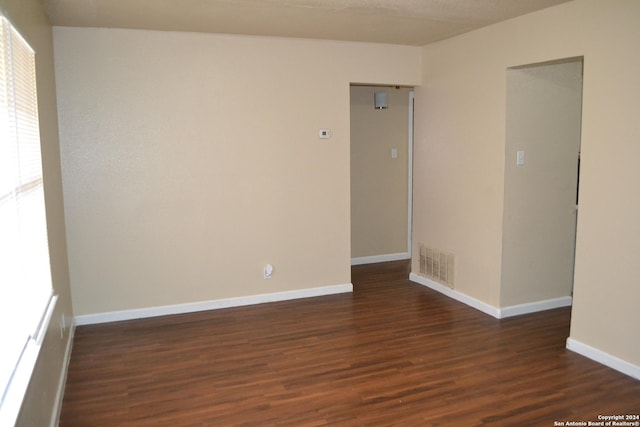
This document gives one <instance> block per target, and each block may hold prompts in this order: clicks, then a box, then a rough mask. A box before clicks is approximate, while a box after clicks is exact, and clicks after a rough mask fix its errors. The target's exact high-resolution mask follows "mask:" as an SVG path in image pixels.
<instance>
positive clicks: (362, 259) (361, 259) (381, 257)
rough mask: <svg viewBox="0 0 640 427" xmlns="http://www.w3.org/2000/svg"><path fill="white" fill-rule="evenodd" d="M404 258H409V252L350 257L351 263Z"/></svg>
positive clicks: (370, 262)
mask: <svg viewBox="0 0 640 427" xmlns="http://www.w3.org/2000/svg"><path fill="white" fill-rule="evenodd" d="M404 259H411V255H410V254H409V252H400V253H397V254H387V255H374V256H364V257H359V258H351V265H362V264H374V263H377V262H389V261H401V260H404Z"/></svg>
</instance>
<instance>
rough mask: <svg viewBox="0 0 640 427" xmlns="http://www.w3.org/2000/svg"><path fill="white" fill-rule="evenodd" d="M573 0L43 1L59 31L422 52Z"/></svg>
mask: <svg viewBox="0 0 640 427" xmlns="http://www.w3.org/2000/svg"><path fill="white" fill-rule="evenodd" d="M566 1H568V0H42V3H43V4H44V6H45V9H46V10H47V13H48V15H49V18H50V20H51V23H52V24H53V25H59V26H76V27H107V28H136V29H147V30H169V31H194V32H208V33H227V34H246V35H264V36H280V37H302V38H315V39H329V40H351V41H366V42H375V43H393V44H406V45H415V46H422V45H425V44H427V43H430V42H433V41H436V40H441V39H444V38H447V37H451V36H454V35H456V34H461V33H464V32H467V31H471V30H473V29H476V28H480V27H483V26H486V25H489V24H492V23H495V22H499V21H503V20H506V19H509V18H513V17H515V16H519V15H524V14H526V13H529V12H533V11H536V10H539V9H544V8H546V7H549V6H553V5H556V4H560V3H564V2H566Z"/></svg>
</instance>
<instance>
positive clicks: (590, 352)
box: [567, 338, 640, 380]
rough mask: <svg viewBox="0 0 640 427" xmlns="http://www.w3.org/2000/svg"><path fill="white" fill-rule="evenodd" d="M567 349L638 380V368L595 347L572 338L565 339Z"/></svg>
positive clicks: (639, 370)
mask: <svg viewBox="0 0 640 427" xmlns="http://www.w3.org/2000/svg"><path fill="white" fill-rule="evenodd" d="M567 348H568V349H569V350H571V351H573V352H576V353H578V354H581V355H582V356H584V357H588V358H589V359H591V360H595V361H596V362H598V363H601V364H603V365H605V366H608V367H610V368H612V369H615V370H616V371H618V372H622V373H623V374H625V375H629V376H630V377H632V378H635V379H637V380H640V366H637V365H634V364H633V363H629V362H627V361H626V360H622V359H620V358H618V357H616V356H612V355H611V354H609V353H606V352H604V351H602V350H598V349H597V348H595V347H591V346H590V345H587V344H584V343H581V342H580V341H578V340H575V339H573V338H567Z"/></svg>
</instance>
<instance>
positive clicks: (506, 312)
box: [409, 273, 572, 319]
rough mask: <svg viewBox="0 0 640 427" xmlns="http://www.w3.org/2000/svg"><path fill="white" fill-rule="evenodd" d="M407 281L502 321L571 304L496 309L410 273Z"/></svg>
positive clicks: (558, 300)
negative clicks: (506, 318)
mask: <svg viewBox="0 0 640 427" xmlns="http://www.w3.org/2000/svg"><path fill="white" fill-rule="evenodd" d="M409 280H411V281H412V282H415V283H418V284H419V285H423V286H426V287H428V288H431V289H433V290H434V291H437V292H440V293H441V294H444V295H446V296H448V297H449V298H453V299H454V300H456V301H460V302H462V303H464V304H467V305H468V306H471V307H473V308H475V309H476V310H480V311H482V312H483V313H486V314H488V315H490V316H493V317H495V318H496V319H504V318H505V317H512V316H520V315H522V314H528V313H536V312H538V311H544V310H551V309H554V308H559V307H567V306H570V305H571V302H572V298H571V297H561V298H553V299H548V300H543V301H535V302H530V303H526V304H518V305H511V306H507V307H502V308H498V307H494V306H492V305H489V304H487V303H485V302H482V301H480V300H478V299H475V298H473V297H470V296H469V295H467V294H464V293H462V292H459V291H456V290H455V289H451V288H449V287H447V286H445V285H442V284H440V283H438V282H436V281H434V280H431V279H428V278H426V277H423V276H420V275H418V274H415V273H411V274H410V275H409Z"/></svg>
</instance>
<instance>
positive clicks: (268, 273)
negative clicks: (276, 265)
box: [264, 264, 273, 279]
mask: <svg viewBox="0 0 640 427" xmlns="http://www.w3.org/2000/svg"><path fill="white" fill-rule="evenodd" d="M272 275H273V265H271V264H267V265H265V266H264V278H265V279H271V276H272Z"/></svg>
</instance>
